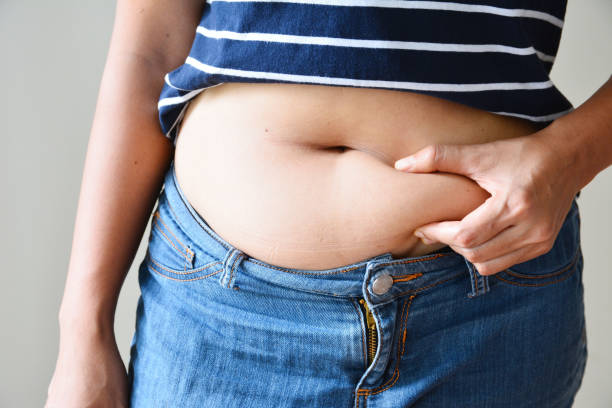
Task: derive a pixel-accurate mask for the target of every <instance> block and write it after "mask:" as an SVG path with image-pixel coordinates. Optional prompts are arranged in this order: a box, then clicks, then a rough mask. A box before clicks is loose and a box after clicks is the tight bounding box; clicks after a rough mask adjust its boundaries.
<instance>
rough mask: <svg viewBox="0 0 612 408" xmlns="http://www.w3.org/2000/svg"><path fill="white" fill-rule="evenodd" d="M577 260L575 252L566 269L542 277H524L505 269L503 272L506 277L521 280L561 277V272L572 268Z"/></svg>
mask: <svg viewBox="0 0 612 408" xmlns="http://www.w3.org/2000/svg"><path fill="white" fill-rule="evenodd" d="M577 260H578V252H576V254H575V255H574V258H573V259H572V262H570V264H569V265H567V266H566V267H564V268H563V269H561V270H559V271H556V272H551V273H546V274H544V275H524V274H522V273H518V272H514V271H513V270H512V269H506V270H505V271H504V272H506V273H507V274H508V275H511V276H514V277H516V278H523V279H544V278H552V277H553V276H557V275H561V274H562V273H563V272H565V271H567V270H568V269H569V268H571V267H572V266H574V264H575V263H576V261H577Z"/></svg>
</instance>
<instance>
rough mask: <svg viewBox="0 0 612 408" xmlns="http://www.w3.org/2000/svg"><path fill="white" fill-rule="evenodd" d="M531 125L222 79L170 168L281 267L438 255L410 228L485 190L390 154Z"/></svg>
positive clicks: (344, 91)
mask: <svg viewBox="0 0 612 408" xmlns="http://www.w3.org/2000/svg"><path fill="white" fill-rule="evenodd" d="M537 130H538V126H536V124H534V123H531V122H528V121H526V120H523V119H518V118H513V117H505V116H500V115H495V114H492V113H488V112H484V111H480V110H477V109H474V108H470V107H467V106H464V105H460V104H456V103H453V102H450V101H447V100H442V99H439V98H434V97H430V96H427V95H422V94H414V93H410V92H403V91H388V90H380V89H364V88H350V87H332V86H319V85H294V84H252V83H249V84H244V83H227V84H223V85H220V86H217V87H214V88H210V89H208V90H205V91H204V92H202V93H201V94H200V95H198V96H197V97H196V98H195V99H193V100H192V101H191V103H190V105H189V106H188V108H187V110H186V112H185V116H184V118H183V122H182V126H181V129H180V131H179V134H178V139H177V144H176V151H175V169H176V175H177V181H178V183H179V184H180V185H181V188H182V190H183V191H184V192H185V195H186V198H187V199H188V200H189V202H190V203H191V205H192V206H193V207H194V209H195V210H196V211H197V212H198V213H199V214H200V215H201V216H202V217H203V218H204V219H205V220H206V222H207V223H208V224H209V225H210V226H211V228H212V229H213V230H215V232H217V233H218V234H219V235H220V236H222V237H223V238H225V239H226V240H227V241H228V242H230V243H231V244H232V245H234V246H235V247H237V248H239V249H241V250H242V251H244V252H246V253H248V254H249V255H250V256H252V257H254V258H259V259H261V260H263V261H265V262H268V263H270V264H275V265H278V266H282V267H288V268H301V269H322V268H333V267H337V266H341V265H345V264H349V263H354V262H357V261H359V260H362V259H365V258H368V257H371V256H375V255H377V254H381V253H385V252H391V253H392V254H393V255H394V256H398V257H400V256H401V257H404V256H418V255H422V254H426V253H429V252H432V251H435V250H437V249H439V248H441V247H443V246H444V244H442V243H436V244H432V245H425V244H423V243H422V242H420V241H419V240H418V239H417V238H416V237H414V236H413V235H412V232H413V231H414V229H416V228H418V227H419V226H421V225H424V224H426V223H430V222H434V221H439V220H450V219H461V218H462V217H463V216H465V215H467V214H468V213H469V212H470V211H472V210H473V209H475V208H476V207H477V206H479V205H480V204H482V203H483V202H484V200H486V198H488V196H489V194H488V193H487V192H486V191H485V190H483V189H482V188H480V187H479V186H478V185H477V184H476V183H475V182H473V181H472V180H469V179H468V178H466V177H463V176H459V175H455V174H448V173H428V174H416V173H414V174H410V173H403V172H399V171H398V170H395V169H394V168H393V163H394V162H395V160H397V159H399V158H401V157H404V156H407V155H409V154H411V153H413V152H415V151H417V150H418V149H420V148H422V147H424V146H425V145H427V144H432V143H459V144H464V143H482V142H487V141H493V140H497V139H503V138H511V137H517V136H522V135H526V134H529V133H533V132H535V131H537ZM449 197H452V200H449V199H448V198H449Z"/></svg>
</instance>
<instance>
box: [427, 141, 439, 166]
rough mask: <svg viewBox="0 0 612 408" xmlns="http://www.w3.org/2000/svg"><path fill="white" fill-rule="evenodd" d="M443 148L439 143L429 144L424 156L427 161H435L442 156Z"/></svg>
mask: <svg viewBox="0 0 612 408" xmlns="http://www.w3.org/2000/svg"><path fill="white" fill-rule="evenodd" d="M440 150H441V148H440V145H438V144H433V145H428V146H427V147H425V149H424V151H423V156H424V157H425V159H427V161H429V162H431V163H435V162H436V161H437V160H439V158H440V156H441V151H440Z"/></svg>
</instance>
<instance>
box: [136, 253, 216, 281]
mask: <svg viewBox="0 0 612 408" xmlns="http://www.w3.org/2000/svg"><path fill="white" fill-rule="evenodd" d="M148 259H149V261H148V262H147V263H146V264H147V267H148V268H149V270H151V271H153V272H155V273H157V274H158V275H160V276H162V277H164V278H166V279H171V280H174V281H179V282H189V281H195V280H202V279H206V278H209V277H211V276H213V275H216V274H218V273H219V272H222V271H223V268H221V269H219V270H216V271H214V272H211V273H209V274H206V275H204V276H198V277H197V278H191V279H186V278H180V279H179V278H174V277H172V276H169V275H168V274H166V273H163V272H161V271H159V270H157V268H156V267H155V265H154V264H156V265H158V266H159V267H160V268H162V269H165V270H167V271H168V272H170V273H173V274H177V275H189V274H193V273H196V272H201V271H202V270H204V269H207V268H210V267H211V266H213V265H216V264H219V263H221V262H218V261H217V262H213V263H212V264H209V265H206V266H205V267H202V268H198V269H197V270H195V271H190V272H178V271H172V270H170V269H168V268H165V267H163V266H162V265H160V264H159V263H157V262H155V260H154V259H153V258H151V257H148Z"/></svg>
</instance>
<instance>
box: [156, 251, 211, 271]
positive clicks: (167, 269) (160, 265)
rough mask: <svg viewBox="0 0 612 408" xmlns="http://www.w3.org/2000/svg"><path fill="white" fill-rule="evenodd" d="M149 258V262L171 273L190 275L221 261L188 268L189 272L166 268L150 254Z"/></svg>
mask: <svg viewBox="0 0 612 408" xmlns="http://www.w3.org/2000/svg"><path fill="white" fill-rule="evenodd" d="M149 259H150V260H151V262H153V263H155V264H156V265H157V266H159V267H160V268H161V269H164V270H166V271H168V272H171V273H175V274H177V275H191V274H193V273H196V272H200V271H203V270H204V269H208V268H210V267H211V266H213V265H216V264H219V263H221V262H219V261H217V262H213V263H211V264H208V265H204V266H202V267H200V268H198V269H194V270H190V271H189V272H187V271H185V272H180V271H173V270H172V269H169V268H166V267H165V266H163V265H162V264H160V263H159V262H157V261H156V260H155V259H153V258H151V256H150V255H149Z"/></svg>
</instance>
